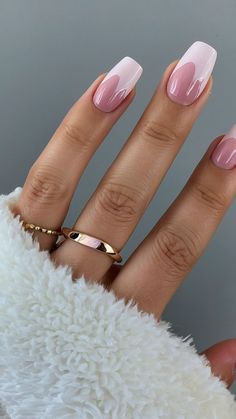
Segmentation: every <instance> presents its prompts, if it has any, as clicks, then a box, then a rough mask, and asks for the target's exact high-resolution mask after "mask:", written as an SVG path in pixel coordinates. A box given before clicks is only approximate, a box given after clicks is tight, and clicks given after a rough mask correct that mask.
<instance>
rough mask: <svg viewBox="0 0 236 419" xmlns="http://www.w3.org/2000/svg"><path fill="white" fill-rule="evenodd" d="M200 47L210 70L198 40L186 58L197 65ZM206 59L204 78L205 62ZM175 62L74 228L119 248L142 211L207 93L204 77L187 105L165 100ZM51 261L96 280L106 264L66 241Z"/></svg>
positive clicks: (105, 259) (107, 261) (104, 259)
mask: <svg viewBox="0 0 236 419" xmlns="http://www.w3.org/2000/svg"><path fill="white" fill-rule="evenodd" d="M205 48H206V49H207V51H208V55H209V57H212V56H213V58H214V59H213V61H211V66H210V67H211V70H212V66H213V65H214V60H215V56H216V55H215V54H216V52H215V50H214V49H213V48H212V47H210V46H208V45H207V46H206V44H204V47H203V46H201V47H199V48H198V53H197V55H196V56H195V58H193V56H192V55H191V59H194V60H195V62H196V67H197V66H198V61H199V57H200V58H201V60H200V62H201V63H202V55H201V54H202V51H203V52H204V53H203V56H204V57H205ZM195 53H196V51H195ZM212 54H213V55H212ZM206 63H207V68H208V70H207V77H209V76H210V74H209V61H206ZM175 65H176V63H172V64H171V65H170V66H169V67H168V68H167V70H166V71H165V73H164V75H163V78H162V80H161V83H160V85H159V86H158V88H157V90H156V92H155V94H154V96H153V98H152V100H151V102H150V104H149V105H148V107H147V109H146V111H145V112H144V114H143V115H142V117H141V119H140V121H139V123H138V124H137V126H136V127H135V129H134V131H133V132H132V133H131V135H130V137H129V139H128V141H127V143H126V144H125V146H124V147H123V149H122V150H121V152H120V153H119V155H118V156H117V158H116V160H115V161H114V163H113V164H112V165H111V167H110V168H109V170H108V171H107V173H106V174H105V176H104V178H103V179H102V181H101V182H100V184H99V186H98V188H97V190H96V191H95V193H94V195H93V196H92V197H91V199H90V200H89V202H88V204H87V205H86V207H85V208H84V210H83V212H82V214H81V215H80V217H79V219H78V220H77V222H76V224H75V226H74V229H75V230H79V231H82V232H86V233H88V234H90V235H92V236H95V237H98V238H101V239H102V240H104V241H105V242H108V243H110V244H111V245H112V246H114V247H116V248H117V249H119V250H120V249H122V247H123V246H124V245H125V243H126V242H127V240H128V238H129V237H130V235H131V234H132V232H133V230H134V228H135V227H136V225H137V223H138V221H139V220H140V218H141V216H142V215H143V213H144V211H145V209H146V208H147V206H148V204H149V202H150V201H151V199H152V197H153V195H154V193H155V192H156V189H157V187H158V186H159V184H160V183H161V181H162V179H163V177H164V175H165V173H166V172H167V170H168V168H169V167H170V165H171V163H172V162H173V160H174V158H175V156H176V154H177V152H178V150H179V149H180V147H181V145H182V144H183V142H184V140H185V138H186V136H187V135H188V133H189V131H190V130H191V128H192V126H193V124H194V122H195V120H196V119H197V117H198V115H199V113H200V111H201V110H202V108H203V106H204V104H205V103H206V101H207V99H208V97H209V94H210V91H211V85H212V81H211V79H210V81H209V82H208V84H207V86H206V88H205V90H204V92H203V93H202V95H201V96H197V99H198V100H196V101H195V102H194V103H193V104H191V105H190V106H185V105H186V103H185V102H184V104H180V103H176V102H174V101H173V95H172V96H171V99H170V98H169V96H168V94H167V84H168V85H169V83H168V80H170V75H171V73H172V74H174V73H173V70H174V67H175ZM178 65H179V64H178ZM178 65H177V66H178ZM201 65H202V64H201ZM201 69H202V70H203V69H204V71H203V79H204V77H205V76H206V68H205V67H204V66H203V68H202V67H201ZM198 75H199V73H198ZM171 77H172V76H171ZM204 80H205V82H206V81H207V80H206V79H204ZM184 82H185V77H184ZM182 93H183V92H182V91H181V94H182ZM192 99H193V98H192ZM55 260H56V261H58V262H59V263H69V264H70V265H71V266H72V267H73V270H74V276H79V274H81V273H84V274H85V275H86V276H87V277H88V278H90V279H94V280H98V281H100V280H101V279H102V278H103V276H104V275H105V273H106V271H107V270H108V269H109V267H110V265H111V263H112V260H111V258H109V257H108V256H107V255H105V254H101V253H100V252H94V251H93V250H91V249H90V248H88V247H87V248H85V247H83V248H82V246H78V244H77V243H74V242H72V241H70V240H67V241H66V242H65V243H64V244H63V245H62V246H61V247H60V248H59V249H58V250H57V252H56V254H55ZM88 260H89V263H88Z"/></svg>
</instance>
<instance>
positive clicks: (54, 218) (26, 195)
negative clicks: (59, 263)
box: [14, 57, 142, 250]
mask: <svg viewBox="0 0 236 419" xmlns="http://www.w3.org/2000/svg"><path fill="white" fill-rule="evenodd" d="M114 69H115V73H118V74H119V76H118V75H117V74H116V75H115V76H113V79H112V83H110V84H109V85H107V82H106V78H105V79H104V75H101V76H99V77H98V78H97V80H95V82H94V83H93V84H92V85H91V86H90V87H89V89H88V90H87V91H86V92H85V93H84V94H83V95H82V96H81V97H80V99H79V100H78V101H77V102H75V104H74V105H73V106H72V107H71V109H70V110H69V112H68V113H67V115H66V116H65V118H64V119H63V121H62V122H61V124H60V125H59V127H58V129H57V130H56V132H55V133H54V135H53V137H52V138H51V140H50V141H49V143H48V144H47V146H46V147H45V149H44V150H43V152H42V153H41V155H40V156H39V158H38V159H37V161H36V162H35V163H34V164H33V166H32V168H31V169H30V171H29V174H28V176H27V179H26V182H25V184H24V186H23V189H22V193H21V195H20V198H19V200H18V202H17V205H16V206H15V208H14V212H15V213H16V214H20V215H21V217H22V218H23V220H24V221H25V222H26V223H29V224H30V225H31V224H35V225H39V226H41V227H44V228H47V229H50V231H51V230H60V227H61V224H62V222H63V220H64V218H65V216H66V214H67V210H68V207H69V205H70V201H71V198H72V196H73V193H74V190H75V188H76V186H77V184H78V181H79V179H80V177H81V175H82V173H83V171H84V169H85V168H86V166H87V164H88V162H89V160H90V159H91V157H92V156H93V154H94V153H95V151H96V149H97V148H98V146H99V145H100V143H101V142H102V140H103V139H104V138H105V136H106V135H107V134H108V132H109V131H110V129H111V128H112V126H113V125H114V123H115V122H116V121H117V120H118V118H119V117H120V116H121V114H122V113H123V112H124V111H125V109H126V108H127V106H128V105H129V104H130V103H131V101H132V99H133V97H134V94H135V91H134V89H133V88H134V86H135V83H136V82H137V80H138V78H139V77H140V75H141V73H142V67H141V66H140V65H139V64H138V63H137V62H136V61H135V60H133V59H132V58H130V57H125V58H123V60H121V61H120V62H119V63H118V64H117V65H116V66H115V67H114V68H113V70H114ZM103 79H104V80H103ZM102 81H103V83H101V82H102ZM104 84H105V85H106V87H107V89H108V90H109V92H110V94H111V93H112V97H113V100H110V101H109V103H107V102H105V101H103V104H102V105H103V106H102V107H100V109H98V108H97V107H96V106H95V105H96V104H95V103H94V101H93V100H92V98H93V95H94V92H95V91H96V90H97V89H99V88H100V86H104ZM124 87H125V88H124ZM129 93H130V94H129ZM118 105H120V106H118ZM34 235H37V238H38V240H39V243H40V246H41V248H42V249H48V250H50V249H51V247H52V245H53V243H55V241H56V239H55V236H49V235H48V236H47V235H46V234H43V233H42V232H34Z"/></svg>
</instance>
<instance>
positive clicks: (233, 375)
mask: <svg viewBox="0 0 236 419" xmlns="http://www.w3.org/2000/svg"><path fill="white" fill-rule="evenodd" d="M232 377H233V380H234V381H236V362H235V363H234V366H233V370H232Z"/></svg>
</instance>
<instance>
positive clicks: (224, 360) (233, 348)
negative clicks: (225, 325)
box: [203, 339, 236, 387]
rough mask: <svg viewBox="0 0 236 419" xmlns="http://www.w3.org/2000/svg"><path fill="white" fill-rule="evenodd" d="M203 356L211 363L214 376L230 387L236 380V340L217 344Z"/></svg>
mask: <svg viewBox="0 0 236 419" xmlns="http://www.w3.org/2000/svg"><path fill="white" fill-rule="evenodd" d="M203 354H204V355H205V356H206V358H207V359H208V361H209V362H210V366H211V369H212V372H213V374H214V375H216V376H217V377H219V378H221V379H222V380H223V381H224V382H225V383H226V385H227V387H230V386H231V385H232V384H233V381H234V380H236V339H229V340H225V341H223V342H219V343H216V344H215V345H214V346H211V347H210V348H208V349H206V350H205V351H204V352H203Z"/></svg>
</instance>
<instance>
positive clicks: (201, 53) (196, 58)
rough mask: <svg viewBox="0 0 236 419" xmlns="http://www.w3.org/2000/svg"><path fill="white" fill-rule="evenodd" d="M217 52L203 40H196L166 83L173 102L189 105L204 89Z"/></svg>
mask: <svg viewBox="0 0 236 419" xmlns="http://www.w3.org/2000/svg"><path fill="white" fill-rule="evenodd" d="M216 57H217V52H216V50H215V49H214V48H213V47H211V46H210V45H208V44H206V43H205V42H200V41H196V42H194V43H193V44H192V45H191V46H190V48H189V49H188V50H187V51H186V52H185V54H184V55H183V57H182V58H181V59H180V61H179V62H178V63H177V65H176V67H175V69H174V71H173V72H172V74H171V76H170V78H169V81H168V83H167V94H168V96H169V98H170V99H172V100H173V101H174V102H177V103H180V104H181V105H191V104H192V103H193V102H194V101H195V100H196V99H197V98H198V97H199V96H200V94H201V93H202V91H203V90H204V88H205V86H206V84H207V82H208V80H209V78H210V75H211V73H212V70H213V68H214V65H215V62H216Z"/></svg>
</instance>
